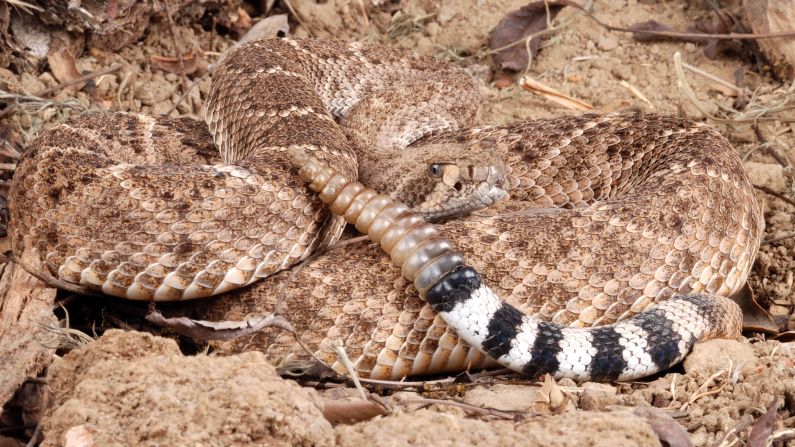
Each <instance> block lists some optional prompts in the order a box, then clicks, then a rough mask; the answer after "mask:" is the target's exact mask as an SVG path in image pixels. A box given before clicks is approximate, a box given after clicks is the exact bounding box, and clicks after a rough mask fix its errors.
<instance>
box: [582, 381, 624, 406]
mask: <svg viewBox="0 0 795 447" xmlns="http://www.w3.org/2000/svg"><path fill="white" fill-rule="evenodd" d="M582 387H583V388H584V390H583V392H582V394H581V395H580V408H581V409H583V410H594V411H601V410H604V409H605V408H607V407H609V406H610V405H617V404H618V403H620V401H621V399H620V398H619V397H618V396H617V395H616V389H615V387H613V386H611V385H608V384H605V383H593V382H588V383H584V384H583V385H582Z"/></svg>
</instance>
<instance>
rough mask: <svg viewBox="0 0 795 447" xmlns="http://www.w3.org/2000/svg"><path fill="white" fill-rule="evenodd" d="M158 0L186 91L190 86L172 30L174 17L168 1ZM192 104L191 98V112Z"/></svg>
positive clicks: (191, 109)
mask: <svg viewBox="0 0 795 447" xmlns="http://www.w3.org/2000/svg"><path fill="white" fill-rule="evenodd" d="M160 2H161V4H162V5H163V10H164V11H165V13H166V19H167V20H168V32H169V34H171V43H172V44H173V46H174V53H176V54H177V60H178V61H179V72H180V75H181V77H182V89H183V90H184V91H185V92H187V91H188V89H189V88H190V86H189V85H188V76H187V75H186V74H185V61H184V60H183V58H182V51H180V49H179V45H177V34H176V33H175V32H174V19H173V18H172V17H171V11H170V10H169V9H168V1H167V0H160ZM194 106H195V104H193V101H192V100H191V102H190V112H191V113H193V108H194Z"/></svg>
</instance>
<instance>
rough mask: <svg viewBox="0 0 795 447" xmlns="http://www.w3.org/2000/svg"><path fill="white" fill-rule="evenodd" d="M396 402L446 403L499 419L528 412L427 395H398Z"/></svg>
mask: <svg viewBox="0 0 795 447" xmlns="http://www.w3.org/2000/svg"><path fill="white" fill-rule="evenodd" d="M395 400H396V402H397V403H400V404H404V405H405V404H420V405H448V406H451V407H457V408H461V409H462V410H464V411H466V412H469V413H472V414H477V415H479V416H496V417H498V418H501V419H508V420H516V418H517V416H519V417H521V416H522V415H525V414H528V413H508V412H505V411H500V410H497V409H495V408H482V407H477V406H475V405H470V404H466V403H464V402H459V401H456V400H444V399H430V398H427V397H398V398H396V399H395Z"/></svg>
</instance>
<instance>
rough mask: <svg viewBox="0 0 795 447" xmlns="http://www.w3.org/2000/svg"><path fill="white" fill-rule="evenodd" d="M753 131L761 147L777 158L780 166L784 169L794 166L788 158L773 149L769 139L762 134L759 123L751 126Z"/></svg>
mask: <svg viewBox="0 0 795 447" xmlns="http://www.w3.org/2000/svg"><path fill="white" fill-rule="evenodd" d="M751 129H753V131H754V134H755V135H756V138H757V139H758V140H759V142H760V143H761V146H762V147H764V148H765V152H767V153H768V154H770V156H771V157H773V158H775V159H776V161H777V162H778V164H780V165H781V166H783V167H785V168H786V167H789V166H792V162H791V161H790V160H789V158H788V157H785V156H783V155H781V153H779V151H777V150H776V148H774V147H773V145H772V144H771V143H770V141H768V139H767V137H766V136H765V134H764V132H762V128H761V127H759V124H758V123H754V124H751Z"/></svg>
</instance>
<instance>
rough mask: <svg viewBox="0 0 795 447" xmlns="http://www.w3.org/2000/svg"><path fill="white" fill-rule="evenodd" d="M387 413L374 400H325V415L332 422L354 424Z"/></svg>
mask: <svg viewBox="0 0 795 447" xmlns="http://www.w3.org/2000/svg"><path fill="white" fill-rule="evenodd" d="M385 414H386V409H385V408H384V407H382V406H381V405H379V404H378V403H376V402H373V401H372V400H362V399H356V400H342V399H341V400H329V401H325V402H323V417H325V418H326V420H328V421H329V422H331V423H332V424H339V423H342V424H353V423H356V422H362V421H369V420H370V419H372V418H374V417H376V416H383V415H385Z"/></svg>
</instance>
